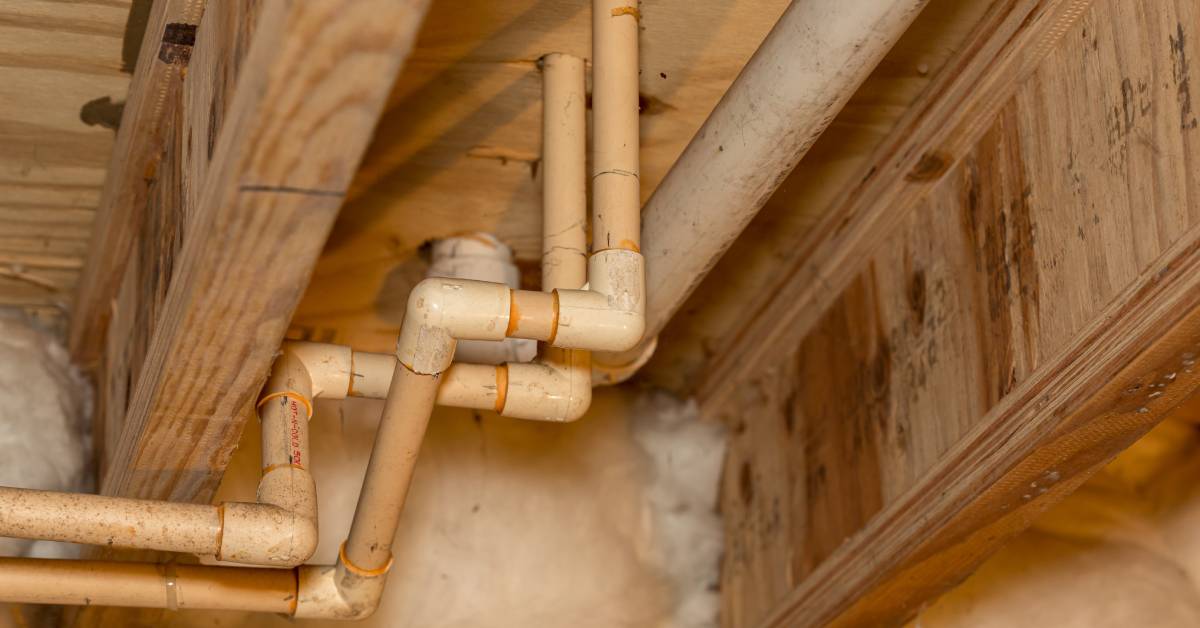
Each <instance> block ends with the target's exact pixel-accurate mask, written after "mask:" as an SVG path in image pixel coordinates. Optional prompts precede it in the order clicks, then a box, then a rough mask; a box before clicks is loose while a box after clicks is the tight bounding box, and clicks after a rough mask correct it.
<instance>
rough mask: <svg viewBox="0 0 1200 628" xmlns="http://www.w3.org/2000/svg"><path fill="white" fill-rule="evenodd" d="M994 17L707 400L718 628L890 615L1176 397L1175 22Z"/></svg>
mask: <svg viewBox="0 0 1200 628" xmlns="http://www.w3.org/2000/svg"><path fill="white" fill-rule="evenodd" d="M1085 8H1086V10H1084V9H1085ZM1001 9H1004V10H1010V11H1013V12H1012V13H1008V14H1002V13H996V14H993V16H992V17H993V18H994V19H998V20H999V21H998V22H997V21H993V22H992V25H991V28H990V30H989V29H988V28H987V27H985V28H984V29H983V30H981V31H980V35H981V37H980V38H978V39H977V43H978V46H977V47H976V48H975V53H974V54H975V55H976V56H978V55H982V56H981V57H978V58H975V59H972V58H970V57H969V58H967V59H965V60H964V64H965V65H963V66H961V67H963V68H971V67H976V66H975V65H973V64H982V65H981V66H978V67H980V68H981V70H983V72H982V74H979V75H977V76H974V77H971V79H970V82H969V83H967V85H970V84H974V85H975V87H974V88H972V89H970V90H967V91H966V92H964V91H961V89H960V87H959V85H960V83H959V81H960V80H963V79H962V78H961V77H950V78H948V79H947V82H946V83H945V84H944V85H943V88H942V89H940V90H937V91H935V92H934V93H933V94H931V95H930V98H929V99H928V102H927V103H926V106H925V107H924V108H923V110H919V111H917V112H916V114H915V118H914V119H913V120H910V124H908V125H906V126H902V127H901V129H902V131H901V133H900V134H898V135H897V136H896V137H895V138H893V141H892V142H891V143H890V146H889V148H888V149H886V150H884V151H882V152H881V153H880V159H879V160H877V162H876V164H875V167H874V170H873V171H871V173H870V175H869V176H867V177H865V179H864V180H863V182H862V183H860V184H859V185H858V186H857V187H856V188H855V189H852V190H849V191H848V192H847V193H846V194H845V195H844V197H843V200H842V203H841V204H839V205H838V206H837V208H836V211H839V212H841V213H840V214H837V215H836V216H834V217H831V218H830V219H829V220H830V221H832V222H828V223H824V226H825V230H824V231H823V232H821V231H819V232H817V233H816V235H814V237H815V238H816V239H815V240H813V241H812V243H811V246H810V247H809V248H807V249H806V252H805V253H804V255H808V256H809V257H806V258H805V261H804V264H805V266H804V267H803V268H802V269H801V271H800V272H798V273H796V274H795V275H794V276H792V277H791V278H790V279H789V283H788V284H787V286H785V288H784V290H785V292H784V293H783V295H784V296H785V297H788V298H793V299H797V300H798V303H797V304H796V306H795V307H794V308H793V307H792V305H791V304H790V303H787V302H786V299H785V298H784V297H781V300H779V301H777V302H774V303H773V304H772V305H770V306H769V307H770V308H772V309H771V310H770V311H773V312H775V313H777V314H778V315H779V318H778V319H777V320H773V321H770V323H769V324H768V323H767V322H766V320H765V319H764V320H760V322H759V323H757V324H756V326H755V327H754V328H753V329H755V330H757V331H754V333H747V334H744V335H743V336H742V342H745V343H748V344H747V345H746V346H742V347H739V349H738V351H739V353H738V355H740V356H741V358H740V366H737V367H736V368H735V367H734V366H732V365H735V362H728V363H727V364H729V365H731V366H730V369H731V370H728V371H726V372H727V373H740V374H742V375H744V377H741V378H740V379H739V382H740V384H739V385H738V386H736V387H734V388H731V389H729V390H730V392H729V393H728V394H727V395H724V396H723V397H722V394H723V393H718V395H717V396H710V397H709V404H708V406H707V410H708V411H709V412H714V413H717V414H721V415H723V416H725V417H726V419H727V420H728V421H729V422H730V423H731V424H732V425H733V426H734V436H733V440H732V442H731V449H730V454H729V458H728V467H727V469H726V476H725V480H724V482H725V483H724V490H723V503H722V511H723V512H724V513H725V518H726V524H727V548H726V559H725V563H724V565H725V573H724V583H723V591H725V592H726V598H725V601H726V605H725V612H726V621H727V625H730V626H734V627H741V626H763V625H766V626H796V625H821V624H825V623H833V624H835V625H880V624H890V623H896V622H899V621H901V620H903V619H904V618H906V617H910V616H911V615H912V614H913V613H915V612H916V611H917V609H918V608H919V606H920V604H921V603H922V602H923V601H925V600H927V599H929V598H930V597H932V596H935V595H937V594H938V593H940V592H942V591H944V590H946V589H947V588H949V587H951V586H953V585H954V584H956V583H957V582H958V581H959V580H961V579H962V578H963V577H965V576H966V575H967V574H969V573H970V572H971V570H972V569H974V567H975V566H976V565H978V564H979V562H980V561H982V560H983V559H984V558H985V557H986V556H987V555H988V554H989V553H990V552H992V551H994V550H995V549H996V548H997V547H998V545H1000V544H1001V543H1003V542H1004V540H1005V539H1007V538H1009V537H1010V536H1011V535H1012V534H1015V533H1017V532H1019V531H1020V530H1022V529H1023V528H1024V527H1026V526H1027V525H1028V524H1029V523H1030V522H1031V521H1032V519H1033V518H1034V517H1036V515H1037V514H1038V513H1040V512H1041V511H1043V510H1044V509H1045V508H1047V507H1048V506H1050V505H1052V504H1053V503H1055V502H1056V501H1057V500H1058V499H1061V498H1062V497H1063V496H1065V495H1066V494H1068V493H1069V492H1070V491H1071V490H1072V489H1073V488H1074V487H1075V486H1078V484H1080V483H1081V482H1083V481H1084V480H1085V479H1086V478H1087V477H1088V476H1089V475H1090V474H1091V473H1092V472H1093V471H1094V470H1095V469H1096V468H1098V467H1099V466H1100V465H1102V464H1103V463H1104V462H1105V461H1106V460H1108V459H1109V458H1110V457H1111V456H1113V455H1115V454H1116V453H1117V452H1119V451H1120V450H1121V449H1123V448H1124V447H1126V446H1128V445H1129V444H1130V443H1132V442H1133V441H1134V440H1135V439H1136V438H1137V437H1138V436H1140V435H1141V434H1143V433H1144V432H1145V431H1146V430H1148V429H1149V428H1150V427H1152V426H1153V425H1154V424H1155V423H1156V422H1157V421H1158V420H1160V419H1161V418H1163V416H1164V415H1165V414H1166V413H1168V412H1170V411H1171V410H1172V409H1173V408H1174V407H1175V406H1176V405H1177V404H1178V403H1180V402H1181V401H1182V400H1183V399H1185V398H1186V397H1187V396H1188V395H1189V394H1191V393H1192V392H1194V391H1195V390H1196V389H1197V388H1198V387H1200V377H1197V374H1196V373H1195V369H1194V366H1195V364H1196V361H1197V359H1198V358H1197V355H1200V298H1198V297H1197V294H1198V290H1200V286H1198V285H1197V278H1196V276H1197V272H1198V271H1200V177H1197V176H1196V175H1195V174H1194V173H1195V171H1196V166H1197V164H1198V163H1200V134H1198V131H1197V129H1196V123H1195V120H1196V113H1195V111H1194V110H1193V109H1192V107H1191V104H1190V93H1189V92H1188V79H1189V76H1188V74H1189V69H1188V68H1189V62H1190V59H1192V58H1195V57H1196V55H1197V54H1200V49H1198V48H1197V46H1196V44H1195V43H1194V42H1193V36H1192V30H1193V29H1194V28H1195V25H1196V24H1198V23H1200V11H1198V10H1197V8H1196V7H1194V6H1192V5H1191V4H1189V3H1179V2H1172V1H1171V0H1155V1H1153V2H1146V3H1138V4H1136V5H1133V4H1129V3H1124V2H1120V1H1119V0H1095V1H1094V2H1093V3H1091V6H1090V7H1084V3H1069V2H1062V3H1057V4H1056V3H1048V2H1026V3H1022V2H1011V3H1004V4H1003V5H1002V6H1001V5H998V9H997V10H1001ZM1021 12H1024V14H1023V15H1022V13H1021ZM985 24H987V23H986V22H985ZM1114 25H1120V27H1119V28H1118V27H1115V26H1114ZM1030 29H1032V30H1030ZM1038 31H1041V33H1042V34H1040V35H1039V34H1037V33H1038ZM1047 36H1049V37H1052V38H1053V40H1054V41H1055V42H1056V43H1055V44H1054V45H1052V46H1051V45H1048V44H1046V43H1044V42H1046V41H1047V40H1046V37H1047ZM993 37H995V38H997V39H996V40H995V41H992V38H993ZM1011 46H1017V47H1018V48H1019V50H1010V48H1009V47H1011ZM1022 50H1023V51H1022ZM1034 55H1041V57H1040V59H1039V60H1038V61H1036V62H1035V61H1034V60H1033V59H1030V57H1031V56H1034ZM985 62H986V63H985ZM1030 64H1032V65H1030ZM988 67H993V68H995V69H993V70H987V68H988ZM1005 68H1007V69H1005ZM994 72H999V73H996V74H994ZM989 90H991V91H989ZM968 92H970V93H968ZM964 96H966V98H965V99H964V98H963V97H964ZM942 98H950V99H957V103H958V104H955V105H954V106H947V103H940V102H938V101H939V100H940V99H942ZM951 104H953V103H951ZM985 105H986V106H985ZM981 113H982V114H986V115H984V117H983V118H977V117H975V116H979V115H981ZM922 129H924V131H922ZM914 133H916V135H913V134H914ZM801 167H803V164H801ZM809 282H811V285H810V283H809ZM787 325H791V326H794V327H795V328H796V329H795V330H794V332H793V331H789V330H787V329H781V327H782V328H786V326H787ZM766 330H770V331H766ZM780 332H783V333H780ZM764 339H769V341H767V340H764ZM710 381H711V382H714V383H715V381H716V380H715V379H713V380H710ZM702 388H703V387H702ZM718 399H720V400H719V401H718ZM751 409H752V410H751Z"/></svg>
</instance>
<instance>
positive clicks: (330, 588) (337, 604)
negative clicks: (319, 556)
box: [294, 555, 391, 621]
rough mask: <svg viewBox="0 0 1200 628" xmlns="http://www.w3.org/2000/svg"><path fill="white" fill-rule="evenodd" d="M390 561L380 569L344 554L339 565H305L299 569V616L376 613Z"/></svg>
mask: <svg viewBox="0 0 1200 628" xmlns="http://www.w3.org/2000/svg"><path fill="white" fill-rule="evenodd" d="M390 569H391V563H388V565H386V566H385V567H383V568H382V569H379V570H376V571H370V572H367V571H361V570H359V569H357V568H355V567H353V566H351V565H350V564H349V563H348V562H347V561H346V559H345V556H344V555H341V556H339V557H338V562H337V564H336V565H302V566H301V567H300V568H299V569H298V570H297V579H298V583H297V595H296V611H295V613H294V616H295V617H298V618H306V619H342V620H350V621H354V620H360V619H366V618H368V617H370V616H371V615H374V614H375V611H376V610H377V609H378V608H379V602H380V600H382V599H383V588H384V585H385V584H386V583H387V573H388V571H389V570H390Z"/></svg>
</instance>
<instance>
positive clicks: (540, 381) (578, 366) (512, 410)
mask: <svg viewBox="0 0 1200 628" xmlns="http://www.w3.org/2000/svg"><path fill="white" fill-rule="evenodd" d="M552 351H554V350H552ZM591 405H592V377H591V364H590V358H589V356H588V355H587V353H586V352H584V351H572V350H557V352H556V353H551V354H550V355H548V356H547V359H545V360H543V361H539V362H530V363H527V364H520V363H514V364H509V365H508V390H507V393H506V395H505V401H504V407H503V408H502V409H501V411H500V414H501V415H502V416H506V417H512V418H514V419H527V420H532V421H554V422H560V423H567V422H571V421H576V420H578V419H579V418H581V417H582V416H583V415H584V414H585V413H586V412H587V410H588V408H589V407H590V406H591Z"/></svg>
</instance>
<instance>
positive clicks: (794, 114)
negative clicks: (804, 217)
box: [597, 0, 928, 365]
mask: <svg viewBox="0 0 1200 628" xmlns="http://www.w3.org/2000/svg"><path fill="white" fill-rule="evenodd" d="M927 2H928V0H793V2H792V3H791V5H790V6H788V8H787V9H786V10H785V11H784V13H783V15H782V16H781V17H780V19H779V21H778V22H777V23H776V25H775V26H774V28H772V29H771V32H770V33H769V34H768V35H767V37H766V39H764V40H763V43H762V45H760V46H759V48H758V50H757V51H756V52H755V53H754V56H753V57H751V58H750V61H749V62H748V63H747V64H746V67H745V68H743V69H742V72H741V74H739V75H738V77H737V79H736V80H735V81H734V82H733V84H732V85H731V86H730V88H729V90H728V91H727V92H726V93H725V95H724V96H723V97H722V98H721V101H720V102H719V103H718V104H717V106H716V108H714V109H713V112H712V113H711V114H710V115H709V117H708V119H707V120H706V121H705V122H704V125H703V126H701V127H700V130H699V131H697V132H696V135H695V136H693V137H692V140H691V142H690V143H689V144H688V146H687V148H686V149H685V150H684V152H683V154H682V155H680V157H679V159H678V161H676V162H675V165H674V166H672V168H671V170H670V172H668V173H667V175H666V177H665V178H664V179H663V180H662V182H661V183H660V184H659V186H658V188H657V189H656V190H655V191H654V194H653V195H652V196H651V197H650V199H649V201H647V203H646V206H645V208H644V209H643V211H642V229H643V232H642V237H643V246H642V250H643V251H644V252H645V254H646V260H647V277H646V291H647V295H648V297H647V298H648V301H647V303H646V338H647V339H653V338H655V337H656V336H657V335H658V334H659V333H660V332H661V331H662V330H663V327H665V326H666V324H667V321H668V320H670V319H671V317H672V316H674V315H675V313H676V312H677V311H678V310H679V308H680V307H681V306H682V305H683V302H684V301H685V300H686V299H687V297H688V296H689V295H690V294H691V293H692V291H693V290H694V289H695V288H696V286H697V285H699V283H700V281H701V280H702V279H704V277H705V276H706V275H707V274H708V271H709V270H711V269H712V267H713V266H714V265H716V263H717V261H718V260H719V259H720V258H721V256H722V255H724V253H725V251H726V250H728V249H729V247H730V246H731V245H732V244H733V241H734V240H735V239H737V237H738V235H740V234H741V233H742V231H743V230H744V229H745V228H746V225H748V224H750V220H751V219H753V218H754V216H755V215H757V214H758V211H759V210H760V209H762V207H763V205H764V204H766V202H767V200H768V199H769V198H770V197H771V195H772V194H773V193H774V192H775V190H776V189H777V188H778V187H779V185H780V184H782V183H783V181H784V179H785V178H787V176H788V174H790V173H791V171H792V169H793V168H795V166H796V164H797V163H799V161H800V159H801V158H802V157H803V156H804V154H805V153H807V152H808V149H809V148H810V147H811V146H812V145H813V143H814V142H816V140H817V138H818V137H819V136H820V135H821V133H822V132H824V131H825V129H826V127H828V126H829V124H830V123H831V122H832V121H833V119H834V117H835V116H836V115H837V113H838V112H839V111H841V109H842V107H844V106H845V104H846V102H847V101H848V100H849V99H850V96H851V95H853V94H854V92H855V91H856V90H857V89H858V87H859V86H860V85H861V84H862V82H863V81H865V80H866V78H867V76H868V75H870V73H871V71H872V70H874V69H875V66H877V65H878V64H879V62H880V61H881V60H882V59H883V57H884V55H885V54H886V53H887V52H888V51H889V50H890V49H891V48H892V46H893V45H895V43H896V41H897V40H899V38H900V36H901V35H902V34H903V33H904V31H905V30H906V29H907V28H908V26H909V25H910V24H911V23H912V21H913V20H914V19H916V17H917V15H918V14H919V13H920V12H921V9H923V8H924V7H925V5H926V3H927ZM598 128H599V127H598V126H597V129H598ZM647 342H649V340H647ZM645 354H646V348H645V347H642V348H640V349H638V350H635V351H631V352H625V353H624V355H613V354H600V355H598V356H597V359H598V360H601V361H602V362H603V363H606V364H613V365H619V364H625V363H628V362H630V361H632V360H636V359H638V358H639V357H641V358H642V359H643V361H644V356H645Z"/></svg>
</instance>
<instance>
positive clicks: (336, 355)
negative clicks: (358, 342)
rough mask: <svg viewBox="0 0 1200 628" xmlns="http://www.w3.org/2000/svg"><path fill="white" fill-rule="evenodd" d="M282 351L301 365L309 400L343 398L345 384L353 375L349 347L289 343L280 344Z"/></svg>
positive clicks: (316, 343)
mask: <svg viewBox="0 0 1200 628" xmlns="http://www.w3.org/2000/svg"><path fill="white" fill-rule="evenodd" d="M283 351H284V353H285V354H287V353H290V354H292V355H294V356H295V357H296V359H298V360H299V361H300V363H301V364H303V365H304V369H305V373H306V374H307V375H308V377H309V379H310V380H311V382H312V384H311V386H312V396H313V397H320V398H322V399H345V398H346V395H347V394H348V393H349V387H348V386H347V385H346V382H347V381H348V380H349V379H350V377H351V375H352V374H353V372H354V359H353V351H352V350H351V349H350V347H346V346H342V345H334V344H326V343H321V342H304V341H299V340H291V341H287V342H284V343H283Z"/></svg>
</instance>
